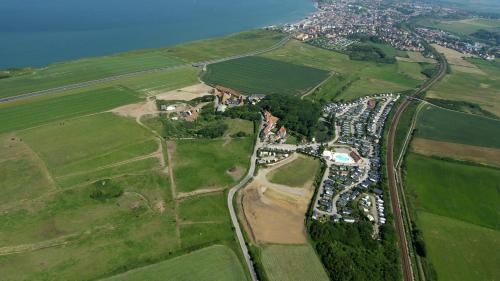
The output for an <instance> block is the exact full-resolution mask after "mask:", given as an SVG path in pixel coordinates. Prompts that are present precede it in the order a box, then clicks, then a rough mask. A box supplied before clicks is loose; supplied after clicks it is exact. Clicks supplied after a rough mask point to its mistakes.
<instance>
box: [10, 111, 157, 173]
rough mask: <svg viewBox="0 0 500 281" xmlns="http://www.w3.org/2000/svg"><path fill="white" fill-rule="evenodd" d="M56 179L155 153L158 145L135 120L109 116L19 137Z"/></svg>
mask: <svg viewBox="0 0 500 281" xmlns="http://www.w3.org/2000/svg"><path fill="white" fill-rule="evenodd" d="M19 136H20V137H21V138H22V139H23V141H25V142H26V143H27V144H28V145H29V146H30V147H31V148H32V149H33V150H34V151H36V153H37V154H38V156H39V157H40V158H41V159H42V160H43V162H44V163H45V164H46V165H47V167H48V169H49V171H50V172H51V173H52V174H53V175H54V176H55V177H56V180H57V177H61V176H69V175H72V174H77V173H79V172H85V173H87V172H89V171H92V168H95V167H106V166H107V165H110V164H113V163H117V162H121V161H124V160H128V159H131V158H134V157H138V156H143V155H146V154H150V153H153V152H155V151H156V150H157V149H158V147H159V145H158V143H157V142H156V141H155V140H153V139H152V136H151V134H150V133H149V132H148V131H147V130H145V129H144V128H142V127H140V126H139V125H138V124H136V123H135V121H134V120H131V119H125V118H121V117H118V116H116V115H114V114H112V113H104V114H98V115H93V116H88V117H83V118H77V119H72V120H66V121H64V122H61V123H55V124H49V125H45V126H41V127H38V128H35V129H31V130H27V131H24V132H22V133H20V134H19Z"/></svg>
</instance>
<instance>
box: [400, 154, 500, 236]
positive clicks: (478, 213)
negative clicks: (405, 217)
mask: <svg viewBox="0 0 500 281" xmlns="http://www.w3.org/2000/svg"><path fill="white" fill-rule="evenodd" d="M407 170H408V174H407V178H406V181H407V190H408V192H409V194H410V196H411V198H412V202H413V205H414V207H416V208H417V210H423V211H426V212H431V213H433V214H436V215H441V216H446V217H450V218H454V219H458V220H463V221H466V222H469V223H473V224H477V225H481V226H484V227H489V228H492V229H496V230H500V205H499V204H498V202H499V201H500V194H499V192H498V183H499V182H500V169H496V168H487V167H482V166H475V165H468V164H462V163H458V162H451V161H446V160H439V159H434V158H429V157H425V156H420V155H417V154H410V155H409V156H408V162H407ZM443 175H446V176H443Z"/></svg>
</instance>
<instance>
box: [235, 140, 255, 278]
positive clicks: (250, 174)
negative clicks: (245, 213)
mask: <svg viewBox="0 0 500 281" xmlns="http://www.w3.org/2000/svg"><path fill="white" fill-rule="evenodd" d="M260 145H261V143H260V139H259V135H258V134H257V141H256V143H255V147H254V149H253V153H252V157H251V158H250V168H249V169H248V173H247V175H246V176H245V177H244V178H243V179H242V180H241V181H240V182H239V183H238V184H237V185H236V186H234V187H233V188H231V189H230V190H229V193H228V194H227V206H228V208H229V215H230V216H231V222H232V223H233V227H234V231H235V232H236V237H237V238H238V242H239V244H240V247H241V251H242V252H243V255H244V257H245V262H246V264H247V267H248V271H249V272H250V275H251V276H252V281H258V278H257V273H256V272H255V268H254V266H253V262H252V260H251V257H250V252H249V251H248V247H247V244H246V243H245V238H244V237H243V233H242V231H241V227H240V224H239V223H238V217H237V215H236V210H235V209H234V204H233V199H234V195H236V192H238V190H240V189H241V188H242V187H244V186H245V185H246V184H247V183H248V182H249V181H250V179H252V177H253V174H254V172H255V163H256V162H257V150H258V149H259V147H260Z"/></svg>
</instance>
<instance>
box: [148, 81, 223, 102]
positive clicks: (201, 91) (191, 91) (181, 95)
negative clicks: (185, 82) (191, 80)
mask: <svg viewBox="0 0 500 281" xmlns="http://www.w3.org/2000/svg"><path fill="white" fill-rule="evenodd" d="M212 89H213V88H212V87H210V86H208V85H206V84H204V83H200V84H196V85H192V86H188V87H184V88H181V89H177V90H173V91H168V92H163V93H155V96H156V98H157V99H159V100H192V99H195V98H198V97H203V96H207V95H210V94H211V93H210V91H211V90H212Z"/></svg>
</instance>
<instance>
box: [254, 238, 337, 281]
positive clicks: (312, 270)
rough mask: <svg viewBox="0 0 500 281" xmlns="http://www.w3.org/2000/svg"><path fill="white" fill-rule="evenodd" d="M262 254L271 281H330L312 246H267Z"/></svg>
mask: <svg viewBox="0 0 500 281" xmlns="http://www.w3.org/2000/svg"><path fill="white" fill-rule="evenodd" d="M261 253H262V257H261V258H262V263H263V265H264V269H265V271H266V274H267V276H268V277H269V280H270V281H304V280H315V281H322V280H324V281H327V280H329V279H328V275H327V274H326V272H325V269H324V268H323V265H322V264H321V261H320V260H319V258H318V256H317V255H316V253H315V252H314V250H313V248H312V247H311V246H310V245H267V246H264V247H263V250H262V251H261Z"/></svg>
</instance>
